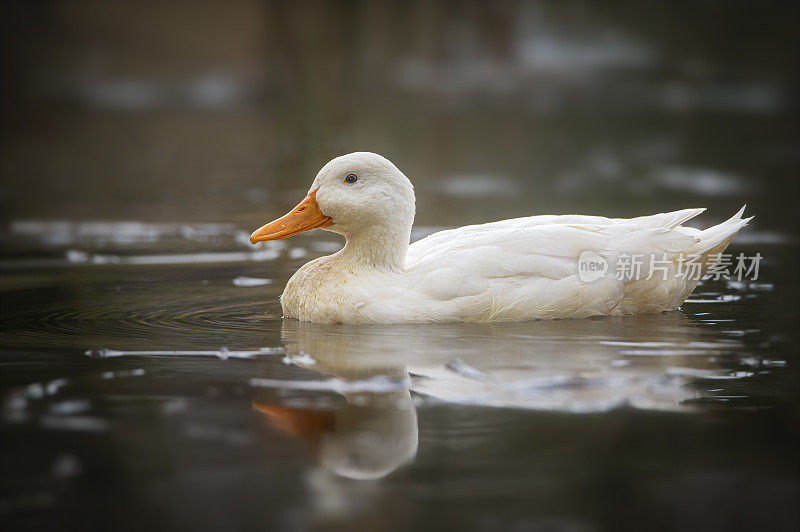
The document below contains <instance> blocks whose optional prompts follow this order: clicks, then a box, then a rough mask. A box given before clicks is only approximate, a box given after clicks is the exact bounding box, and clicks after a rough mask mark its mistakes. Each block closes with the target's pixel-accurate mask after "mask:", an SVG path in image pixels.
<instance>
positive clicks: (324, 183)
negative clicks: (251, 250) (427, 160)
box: [250, 152, 414, 244]
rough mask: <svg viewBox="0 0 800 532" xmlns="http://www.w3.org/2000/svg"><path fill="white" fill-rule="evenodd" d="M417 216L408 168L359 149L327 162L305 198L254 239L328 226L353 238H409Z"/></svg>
mask: <svg viewBox="0 0 800 532" xmlns="http://www.w3.org/2000/svg"><path fill="white" fill-rule="evenodd" d="M413 221H414V187H413V186H412V185H411V182H410V181H409V180H408V178H407V177H406V176H405V175H403V172H401V171H400V170H398V168H397V167H396V166H395V165H394V164H392V162H391V161H390V160H388V159H386V158H385V157H382V156H380V155H378V154H377V153H370V152H355V153H349V154H347V155H342V156H340V157H336V158H335V159H333V160H331V161H330V162H329V163H328V164H326V165H325V166H323V167H322V169H321V170H320V171H319V173H318V174H317V177H316V178H315V179H314V182H313V183H312V185H311V188H310V190H309V192H308V195H307V196H306V197H305V198H304V199H303V201H301V202H300V203H299V204H298V205H297V206H296V207H295V208H294V209H292V210H291V211H290V212H289V213H288V214H286V215H285V216H282V217H281V218H278V219H277V220H274V221H272V222H270V223H268V224H266V225H264V226H262V227H260V228H259V229H257V230H256V231H255V232H254V233H253V234H252V235H251V236H250V242H252V243H253V244H255V243H257V242H262V241H264V240H279V239H282V238H288V237H290V236H293V235H296V234H297V233H302V232H303V231H309V230H311V229H317V228H324V229H326V230H328V231H333V232H335V233H339V234H342V235H345V236H346V237H348V239H350V238H358V237H369V238H378V239H386V238H388V237H390V236H399V237H400V238H401V239H403V238H404V239H405V241H406V243H408V236H409V234H410V231H411V225H412V223H413Z"/></svg>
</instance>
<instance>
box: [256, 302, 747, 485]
mask: <svg viewBox="0 0 800 532" xmlns="http://www.w3.org/2000/svg"><path fill="white" fill-rule="evenodd" d="M697 325H698V324H697V323H695V322H693V321H692V320H691V319H689V318H687V316H685V315H683V314H681V313H677V312H674V313H669V314H661V315H655V316H638V317H632V318H603V319H600V320H563V321H540V322H527V323H508V324H487V325H474V324H460V325H441V326H436V325H433V326H431V325H425V326H413V325H403V326H388V325H386V326H384V325H374V326H348V325H325V324H313V323H301V322H297V321H293V320H292V321H289V320H287V321H285V322H284V324H283V330H282V337H283V341H284V344H285V346H286V360H287V361H291V362H292V363H293V364H294V365H296V366H299V367H301V368H303V369H304V370H307V371H304V373H307V374H306V375H304V376H303V379H302V380H297V379H294V380H288V379H287V380H279V379H254V381H256V382H254V385H255V386H256V388H258V387H264V388H285V389H293V390H310V391H319V390H324V391H327V392H336V393H337V394H338V396H340V397H343V398H344V401H343V402H341V404H339V405H337V406H335V407H331V406H328V407H312V408H306V407H305V406H304V407H303V408H297V407H293V406H287V403H286V401H285V397H284V398H282V399H280V400H273V401H257V402H254V403H253V406H254V408H255V409H256V410H258V411H259V412H261V413H263V414H265V415H266V416H267V417H268V418H269V420H270V422H271V424H272V425H273V426H275V427H277V428H279V429H281V430H283V431H285V432H286V433H288V434H291V435H292V436H294V437H296V438H297V439H299V440H301V441H303V442H304V443H305V445H306V446H307V447H308V448H309V449H310V450H311V452H312V453H313V454H314V456H315V457H316V458H317V460H318V461H319V463H320V464H321V465H322V466H323V467H324V468H325V469H327V470H329V471H332V472H334V473H336V474H337V475H340V476H344V477H349V478H355V479H369V478H373V479H374V478H380V477H383V476H385V475H387V474H389V473H390V472H392V471H394V470H395V469H397V468H398V467H400V466H401V465H403V464H405V463H407V462H409V461H411V460H412V459H413V458H414V456H415V455H416V452H417V440H418V427H417V412H416V408H415V403H414V400H413V399H412V393H413V394H415V396H419V397H422V398H433V399H434V400H438V401H444V402H448V403H463V404H472V405H479V406H486V407H506V408H527V409H535V410H549V411H561V412H599V411H607V410H609V409H612V408H615V407H619V406H631V407H635V408H641V409H648V410H672V411H676V410H689V409H692V408H693V407H692V405H691V404H690V403H687V400H688V399H692V398H695V397H698V392H697V389H696V388H693V387H691V386H687V383H688V382H689V381H690V380H692V379H694V378H696V377H698V376H699V377H704V376H710V377H714V378H736V375H733V374H730V373H729V372H726V371H725V370H724V369H722V368H720V367H719V366H718V365H717V363H716V362H715V360H716V359H717V358H718V356H719V355H720V354H721V353H723V352H730V351H731V350H735V349H737V348H738V347H739V343H738V341H737V340H736V339H729V338H720V335H719V334H718V333H716V332H714V331H713V330H710V329H708V328H704V327H699V326H697ZM309 377H310V378H311V379H314V380H307V379H308V378H309ZM312 406H314V405H312ZM316 406H318V405H316Z"/></svg>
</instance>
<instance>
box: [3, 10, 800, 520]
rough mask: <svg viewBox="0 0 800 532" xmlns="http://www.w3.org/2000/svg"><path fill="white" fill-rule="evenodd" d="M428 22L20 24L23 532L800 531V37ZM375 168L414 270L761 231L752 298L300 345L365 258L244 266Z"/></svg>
mask: <svg viewBox="0 0 800 532" xmlns="http://www.w3.org/2000/svg"><path fill="white" fill-rule="evenodd" d="M404 6H405V4H403V5H401V4H393V3H375V4H367V5H362V4H327V3H319V4H314V5H313V9H311V8H310V7H309V6H306V5H304V4H303V5H300V4H298V5H296V6H295V5H294V4H291V5H290V4H280V3H268V4H262V3H251V2H247V1H242V2H230V3H221V4H214V3H202V4H200V6H199V7H198V6H194V5H193V6H188V5H183V4H170V5H161V4H153V5H151V6H150V10H151V11H150V13H149V14H148V16H144V15H143V14H142V13H141V11H140V10H139V9H137V8H136V7H135V6H134V5H133V4H127V3H120V4H117V6H116V7H114V8H108V7H107V6H106V7H103V4H95V3H82V2H79V3H60V2H53V3H42V4H37V7H36V8H32V7H30V6H25V4H24V3H19V4H17V3H13V2H12V3H9V4H7V7H5V8H4V10H5V12H4V15H5V17H3V18H4V20H5V21H6V25H7V26H8V27H9V28H12V27H13V31H6V32H4V36H3V38H4V44H5V47H4V48H5V51H4V56H3V68H4V71H5V73H6V76H4V79H3V84H4V90H5V94H6V95H7V96H6V97H4V108H5V109H4V110H5V115H6V118H5V119H4V122H3V131H2V136H3V139H2V143H0V158H1V159H0V160H1V162H2V164H1V165H0V166H1V167H2V171H3V182H2V188H1V189H0V192H1V194H0V202H2V203H1V204H2V231H0V320H2V321H0V371H2V373H1V375H0V388H1V389H0V394H1V397H2V417H1V418H0V429H1V430H2V438H1V441H0V448H1V449H2V487H1V488H0V489H1V491H0V522H2V523H3V525H4V529H14V530H56V529H69V530H78V529H80V530H109V529H115V530H143V529H147V528H151V529H156V530H162V529H163V530H185V529H196V530H220V529H223V530H284V529H287V530H306V529H331V530H338V529H341V530H409V529H457V530H498V531H500V530H502V531H507V530H567V531H572V530H575V531H594V530H697V529H703V530H720V531H722V530H725V531H727V530H796V529H798V528H800V505H798V502H800V454H798V448H800V371H798V367H799V365H800V354H799V353H798V345H800V340H799V339H798V336H800V335H799V334H798V329H797V326H798V322H799V318H800V311H799V310H798V305H797V301H798V300H799V299H800V287H798V275H799V274H800V265H799V264H798V257H800V253H798V251H800V250H799V249H798V237H800V232H798V223H797V222H798V215H797V209H796V200H797V198H796V194H795V193H794V192H792V191H793V181H794V180H795V178H796V176H797V175H798V171H800V156H798V154H799V153H800V133H798V130H797V128H796V124H797V123H798V122H797V118H798V116H797V98H796V94H797V82H798V77H797V71H796V69H795V67H794V65H796V64H797V63H798V61H797V59H798V57H797V55H798V51H797V50H798V48H797V47H796V46H793V44H794V34H795V32H796V27H797V24H796V22H797V21H798V16H797V14H798V13H797V9H796V8H795V7H792V6H790V5H789V4H785V5H772V6H767V7H758V8H756V7H752V6H751V5H750V4H746V5H745V4H743V5H738V4H736V3H734V5H731V4H729V3H726V4H724V8H723V7H722V5H721V4H719V5H718V4H714V3H708V4H705V3H704V4H702V5H700V6H695V7H694V8H693V10H691V11H690V12H687V11H684V10H681V9H677V8H668V7H659V6H655V5H650V4H648V6H647V8H643V7H640V4H639V3H631V4H630V5H625V4H621V3H620V4H617V3H615V4H613V6H614V7H601V6H594V7H590V6H588V5H586V4H584V3H555V4H550V3H526V2H522V3H508V4H505V3H504V4H500V5H499V7H489V5H488V4H487V5H486V6H482V5H476V4H470V3H465V4H462V3H458V2H456V3H451V4H447V5H444V4H441V5H438V4H437V5H433V4H428V3H418V4H414V5H413V6H412V7H410V8H409V7H407V6H405V7H404ZM8 21H11V23H9V22H8ZM355 149H369V150H373V151H378V152H382V153H384V154H385V155H387V156H389V157H390V158H391V159H393V160H394V161H395V162H396V163H397V164H398V166H400V167H401V169H403V170H404V171H405V172H406V173H407V175H408V176H409V177H410V178H411V179H412V181H413V182H414V183H415V186H416V190H417V202H418V215H417V229H416V231H415V235H414V238H418V237H419V236H421V235H424V234H427V233H429V232H432V231H434V230H436V229H437V228H442V227H452V226H458V225H464V224H468V223H476V222H482V221H489V220H495V219H500V218H507V217H513V216H521V215H525V214H529V213H567V212H586V213H593V214H605V215H613V216H635V215H642V214H647V213H651V212H659V211H666V210H675V209H679V208H686V207H694V206H707V207H709V211H708V212H707V213H706V214H704V215H702V216H701V217H700V219H698V220H697V224H698V226H706V225H709V224H711V223H715V222H718V221H721V220H722V219H723V218H726V217H728V216H730V215H731V214H733V212H735V211H736V210H737V209H738V208H739V207H740V206H741V205H742V204H744V203H747V204H748V212H750V213H751V214H755V215H756V219H755V220H754V221H753V222H752V223H751V225H750V226H749V227H748V228H746V229H745V230H744V231H743V232H742V234H741V235H740V236H739V237H738V238H737V239H736V241H735V242H734V244H733V245H732V246H731V248H730V249H729V251H731V252H732V253H734V254H737V253H740V252H741V253H745V254H746V255H754V254H755V253H760V254H761V255H762V256H763V257H764V261H763V263H762V265H761V271H760V277H759V279H757V280H755V281H752V282H744V283H739V282H729V281H725V280H719V281H713V280H707V281H704V282H703V283H702V285H701V286H699V287H698V288H697V290H696V291H695V293H694V294H693V295H692V297H691V298H690V300H689V302H687V303H686V304H685V305H684V306H683V307H682V308H681V309H680V310H679V311H677V312H673V313H667V314H662V315H655V316H640V317H627V318H606V319H587V320H561V321H537V322H530V323H506V324H485V325H466V324H465V325H446V326H445V325H441V326H369V327H353V326H341V325H340V326H322V325H314V324H300V323H297V322H292V321H285V322H284V321H283V320H282V319H281V316H280V304H279V302H278V299H277V298H278V295H279V294H280V292H281V290H282V288H283V286H284V284H285V283H286V281H287V280H288V278H289V277H290V276H291V274H292V273H293V272H294V271H295V270H296V269H297V268H298V267H299V266H300V265H302V264H303V263H304V262H306V261H308V260H310V259H311V258H314V257H317V256H320V255H324V254H327V253H330V252H332V251H335V250H336V249H337V248H338V246H340V245H341V242H340V241H338V240H336V237H335V235H331V234H329V233H323V232H319V231H317V232H315V234H309V235H302V236H298V237H296V238H294V239H291V240H287V241H281V242H277V243H263V244H260V245H259V246H258V247H251V246H250V245H249V243H248V242H247V236H248V235H249V232H250V231H251V230H252V229H254V228H255V227H257V226H259V225H261V224H262V223H264V222H266V221H268V220H270V219H272V218H274V217H276V216H277V215H279V214H282V213H283V212H285V211H286V210H287V209H289V208H291V206H292V205H294V204H295V203H296V202H297V201H298V200H299V199H300V198H301V197H302V195H303V194H304V192H305V189H306V187H307V184H308V183H309V182H310V181H311V179H312V178H313V175H314V173H315V172H316V171H317V169H318V167H319V166H321V165H322V164H324V162H326V160H327V159H328V158H330V157H332V156H334V155H337V154H339V153H341V152H345V151H351V150H355ZM317 233H319V234H317Z"/></svg>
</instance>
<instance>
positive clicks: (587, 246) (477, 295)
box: [250, 152, 750, 324]
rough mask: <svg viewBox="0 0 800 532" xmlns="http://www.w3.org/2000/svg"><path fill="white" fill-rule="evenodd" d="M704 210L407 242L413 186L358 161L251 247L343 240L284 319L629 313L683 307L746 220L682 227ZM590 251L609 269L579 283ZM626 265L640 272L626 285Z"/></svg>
mask: <svg viewBox="0 0 800 532" xmlns="http://www.w3.org/2000/svg"><path fill="white" fill-rule="evenodd" d="M703 210H704V209H685V210H682V211H676V212H671V213H664V214H654V215H652V216H643V217H639V218H631V219H619V218H603V217H600V216H581V215H567V216H529V217H526V218H515V219H510V220H503V221H499V222H493V223H487V224H482V225H470V226H466V227H460V228H458V229H450V230H446V231H440V232H438V233H434V234H432V235H430V236H428V237H426V238H423V239H422V240H419V241H417V242H415V243H413V244H411V245H409V240H410V235H411V225H412V223H413V221H414V187H413V186H412V185H411V182H410V181H409V180H408V178H406V176H405V175H403V173H402V172H401V171H400V170H398V168H397V167H396V166H395V165H394V164H392V162H391V161H389V160H388V159H386V158H384V157H382V156H380V155H377V154H375V153H369V152H356V153H351V154H348V155H343V156H341V157H337V158H335V159H333V160H332V161H330V162H329V163H328V164H326V165H325V166H324V167H322V169H321V170H320V171H319V173H318V174H317V177H316V179H314V182H313V183H312V185H311V189H310V191H309V193H308V195H307V196H306V198H305V199H304V200H303V201H302V202H301V203H300V204H299V205H298V206H297V207H295V208H294V209H293V210H292V211H291V212H289V213H288V214H287V215H285V216H283V217H281V218H279V219H277V220H275V221H273V222H270V223H268V224H266V225H264V226H262V227H261V228H259V229H258V230H257V231H255V232H254V233H253V234H252V235H251V237H250V241H251V242H252V243H253V244H255V243H257V242H261V241H264V240H277V239H282V238H288V237H290V236H292V235H295V234H297V233H300V232H302V231H308V230H311V229H316V228H324V229H325V230H327V231H333V232H335V233H339V234H341V235H344V236H345V237H346V239H347V242H346V244H345V246H344V248H342V249H341V250H340V251H338V252H337V253H334V254H333V255H330V256H327V257H321V258H318V259H315V260H313V261H311V262H309V263H308V264H305V265H304V266H303V267H302V268H300V269H299V270H298V271H297V272H296V273H295V274H294V275H293V276H292V278H291V279H290V280H289V282H288V284H287V285H286V289H285V290H284V292H283V295H282V296H281V305H282V307H283V313H284V317H286V318H296V319H299V320H302V321H312V322H319V323H356V324H358V323H425V322H458V321H465V322H487V321H511V320H532V319H547V318H578V317H588V316H594V315H627V314H640V313H655V312H661V311H666V310H674V309H676V308H677V307H678V306H679V305H680V304H681V303H683V301H684V300H685V299H686V298H687V297H688V296H689V294H690V293H691V292H692V290H693V289H694V287H695V285H696V284H697V282H698V280H699V278H700V276H699V275H697V271H696V270H695V269H694V268H692V267H687V265H686V261H687V260H689V259H690V258H693V263H697V264H699V265H700V268H701V270H702V271H705V270H706V269H707V268H708V267H710V266H711V265H712V264H713V263H714V262H716V259H717V258H718V256H715V255H716V254H719V253H722V251H723V250H724V249H725V247H726V246H727V245H728V243H729V242H730V241H731V239H732V238H733V237H734V236H735V235H736V233H737V232H738V231H739V229H741V228H742V227H743V226H744V225H745V224H746V223H747V222H748V221H749V220H750V219H749V218H747V219H742V212H743V211H744V208H742V210H741V211H739V212H738V213H737V214H736V215H735V216H733V217H732V218H731V219H730V220H727V221H726V222H723V223H721V224H719V225H716V226H714V227H711V228H709V229H706V230H704V231H700V230H697V229H692V228H688V227H682V226H681V225H680V224H681V223H683V222H685V221H686V220H688V219H690V218H692V217H694V216H697V215H698V214H700V213H701V212H703ZM587 252H591V253H589V256H590V257H591V258H592V260H593V261H594V262H595V263H597V261H598V260H599V261H601V262H602V261H606V262H607V264H608V265H609V266H608V268H607V270H606V271H605V274H604V275H602V276H600V277H599V278H598V279H596V280H593V281H592V282H585V279H586V277H585V276H580V277H579V275H578V267H579V264H580V262H581V261H580V258H581V256H582V254H584V257H585V256H586V253H587ZM664 259H666V260H664ZM651 260H653V261H655V262H652V264H654V265H658V270H659V271H658V272H657V273H655V271H654V270H651V269H650V268H649V266H650V265H651ZM622 261H628V262H631V263H639V264H640V266H641V270H640V271H635V269H633V268H630V270H634V271H628V272H627V274H626V275H622V276H620V275H618V274H619V273H620V269H619V268H618V266H619V265H620V264H622ZM665 264H666V266H665ZM653 273H655V275H653ZM581 277H583V278H584V280H581Z"/></svg>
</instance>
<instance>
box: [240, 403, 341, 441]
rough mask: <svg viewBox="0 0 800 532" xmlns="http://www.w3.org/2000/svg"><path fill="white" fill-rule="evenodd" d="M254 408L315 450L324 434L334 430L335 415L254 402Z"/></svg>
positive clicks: (275, 424) (327, 412)
mask: <svg viewBox="0 0 800 532" xmlns="http://www.w3.org/2000/svg"><path fill="white" fill-rule="evenodd" d="M253 408H254V409H256V410H258V411H259V412H261V413H262V414H266V415H267V417H268V418H269V420H270V422H271V423H272V424H273V425H274V426H275V427H277V428H279V429H280V430H282V431H284V432H287V433H289V434H291V435H293V436H296V437H297V438H300V439H301V440H303V441H304V442H306V443H307V444H308V446H309V447H310V448H311V449H312V450H315V449H316V448H317V446H318V444H319V440H320V439H321V438H322V434H323V433H325V432H330V431H332V430H333V429H334V425H335V421H334V413H333V412H329V411H318V410H310V409H302V408H286V407H284V406H280V405H271V404H267V403H260V402H258V401H253Z"/></svg>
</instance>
